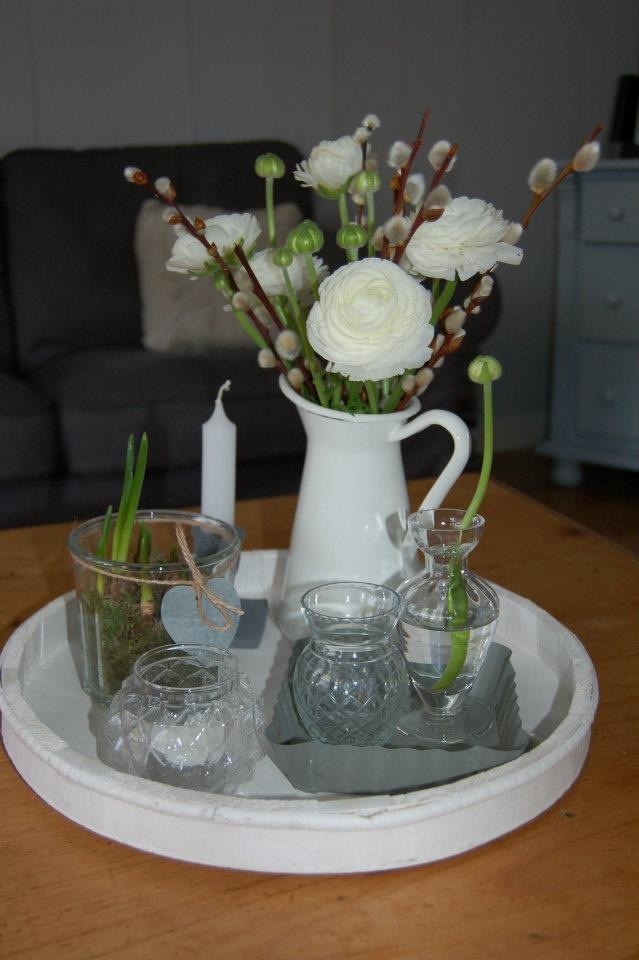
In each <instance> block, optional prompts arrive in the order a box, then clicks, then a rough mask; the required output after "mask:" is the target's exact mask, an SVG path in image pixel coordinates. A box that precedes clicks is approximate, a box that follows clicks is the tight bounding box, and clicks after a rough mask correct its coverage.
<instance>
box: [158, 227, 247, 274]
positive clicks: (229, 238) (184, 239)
mask: <svg viewBox="0 0 639 960" xmlns="http://www.w3.org/2000/svg"><path fill="white" fill-rule="evenodd" d="M204 227H205V229H204V236H205V238H206V239H207V240H208V242H209V243H214V244H215V245H216V247H217V249H218V252H219V253H220V256H222V257H228V256H229V255H231V254H232V253H233V247H234V246H235V245H236V244H238V243H241V244H242V246H243V248H244V250H245V251H246V253H247V255H249V256H250V253H251V251H252V250H253V248H254V247H255V244H256V242H257V238H258V237H259V235H260V233H261V230H260V225H259V223H258V222H257V220H256V218H255V217H254V216H253V214H252V213H222V214H220V215H219V216H218V217H211V218H210V219H209V220H205V221H204ZM212 263H213V258H212V257H211V256H209V254H208V253H207V252H206V247H205V246H204V244H202V243H200V241H199V240H198V239H197V238H196V237H194V236H192V234H190V233H184V234H182V235H181V236H179V237H178V238H177V240H176V241H175V243H174V244H173V249H172V251H171V257H170V259H169V260H167V264H166V269H167V270H171V271H173V272H175V273H202V271H204V270H205V268H206V267H208V266H210V265H211V264H212Z"/></svg>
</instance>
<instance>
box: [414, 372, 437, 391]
mask: <svg viewBox="0 0 639 960" xmlns="http://www.w3.org/2000/svg"><path fill="white" fill-rule="evenodd" d="M434 376H435V374H434V373H433V371H432V370H431V369H430V367H422V368H421V370H418V371H417V373H416V374H415V380H416V382H417V386H418V387H420V388H422V389H423V390H425V389H426V387H429V386H430V385H431V383H432V382H433V378H434Z"/></svg>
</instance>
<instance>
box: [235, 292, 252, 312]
mask: <svg viewBox="0 0 639 960" xmlns="http://www.w3.org/2000/svg"><path fill="white" fill-rule="evenodd" d="M254 304H255V298H254V297H251V296H249V295H248V294H247V293H242V291H241V290H237V291H236V292H235V293H234V294H233V296H232V297H231V306H232V307H233V309H234V310H241V311H243V312H245V311H246V310H250V309H251V307H253V306H254Z"/></svg>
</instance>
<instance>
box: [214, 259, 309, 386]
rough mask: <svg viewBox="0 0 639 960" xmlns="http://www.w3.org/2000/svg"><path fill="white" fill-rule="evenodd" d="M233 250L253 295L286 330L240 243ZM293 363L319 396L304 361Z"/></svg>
mask: <svg viewBox="0 0 639 960" xmlns="http://www.w3.org/2000/svg"><path fill="white" fill-rule="evenodd" d="M233 250H234V252H235V256H236V257H237V259H238V260H239V262H240V263H241V264H242V266H243V268H244V270H245V271H246V275H247V277H248V278H249V280H250V281H251V288H252V290H253V293H254V294H255V296H256V297H257V299H258V300H259V301H260V303H261V304H262V306H263V307H264V309H265V310H266V311H267V312H268V314H269V316H270V318H271V320H272V321H273V324H274V326H275V327H277V329H278V330H284V329H286V328H285V326H284V324H283V323H282V321H281V319H280V317H279V316H278V313H277V311H276V309H275V307H274V306H273V304H272V303H271V301H270V300H269V298H268V294H267V293H266V292H265V291H264V289H263V287H262V285H261V283H260V281H259V280H258V279H257V277H256V275H255V271H254V270H253V268H252V267H251V264H250V263H249V261H248V257H247V256H246V254H245V253H244V250H243V248H242V247H241V246H240V244H239V243H238V244H236V245H235V247H234V248H233ZM275 356H276V357H277V353H275ZM293 362H294V364H295V366H296V367H297V369H298V370H299V371H300V372H301V373H302V375H303V377H304V380H305V382H306V386H307V387H308V389H309V390H310V391H311V392H312V393H314V394H316V395H317V388H316V386H315V384H314V383H313V377H312V376H311V372H310V370H308V369H307V367H305V366H304V362H303V360H302V359H301V358H300V357H297V358H296V359H295V360H294V361H293Z"/></svg>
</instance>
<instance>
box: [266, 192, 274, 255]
mask: <svg viewBox="0 0 639 960" xmlns="http://www.w3.org/2000/svg"><path fill="white" fill-rule="evenodd" d="M264 190H265V193H266V224H267V229H268V245H269V247H274V246H275V209H274V205H273V177H266V179H265V182H264Z"/></svg>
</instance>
